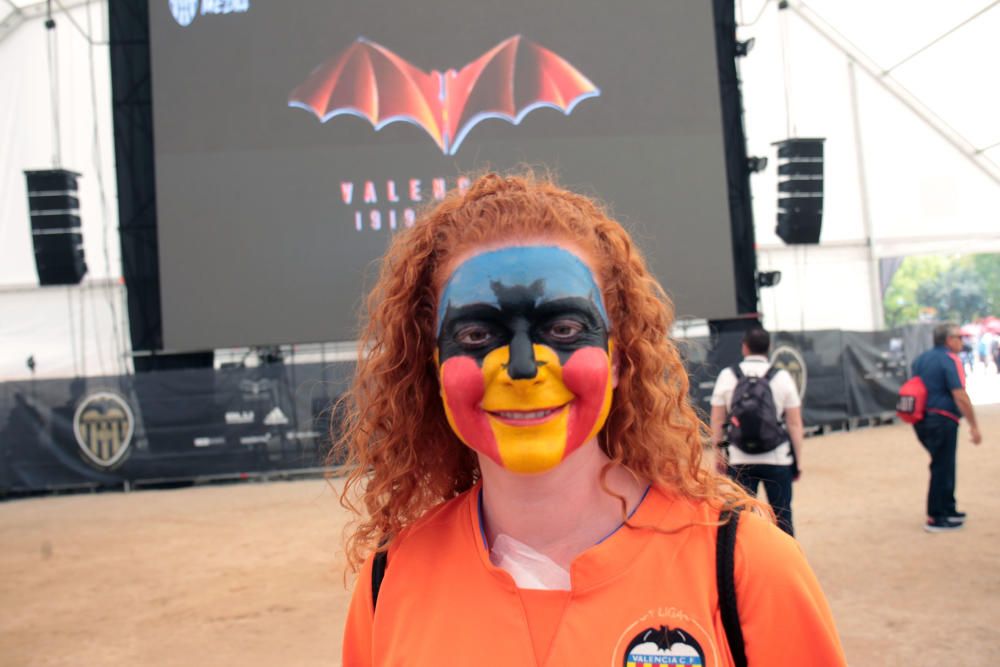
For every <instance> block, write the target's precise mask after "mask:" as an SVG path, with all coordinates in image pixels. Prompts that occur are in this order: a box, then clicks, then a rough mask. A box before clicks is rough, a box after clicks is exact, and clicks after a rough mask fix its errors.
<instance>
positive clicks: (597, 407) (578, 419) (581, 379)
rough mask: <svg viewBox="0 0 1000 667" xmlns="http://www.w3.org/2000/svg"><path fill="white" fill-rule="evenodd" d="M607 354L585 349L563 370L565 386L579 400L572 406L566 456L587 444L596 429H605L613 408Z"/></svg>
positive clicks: (603, 351) (599, 350)
mask: <svg viewBox="0 0 1000 667" xmlns="http://www.w3.org/2000/svg"><path fill="white" fill-rule="evenodd" d="M610 373H611V371H610V363H609V360H608V353H607V351H605V350H603V349H601V348H598V347H585V348H582V349H580V350H577V351H576V352H574V353H573V354H572V355H571V356H570V358H569V359H568V360H567V361H566V364H565V365H564V366H563V369H562V377H563V384H565V385H566V388H567V389H569V390H570V391H571V392H573V394H575V395H576V399H575V400H574V401H573V403H571V404H570V413H569V424H568V425H567V433H566V455H567V456H568V455H569V454H570V452H572V451H573V450H575V449H576V448H578V447H579V446H580V445H582V444H583V443H584V442H586V441H587V439H588V438H589V436H590V434H591V433H592V432H593V431H594V430H595V427H598V428H599V427H600V426H603V425H604V421H605V420H606V419H607V417H608V411H609V410H610V407H611V401H610V396H609V394H610V391H611V387H610V386H609V384H608V381H609V378H610Z"/></svg>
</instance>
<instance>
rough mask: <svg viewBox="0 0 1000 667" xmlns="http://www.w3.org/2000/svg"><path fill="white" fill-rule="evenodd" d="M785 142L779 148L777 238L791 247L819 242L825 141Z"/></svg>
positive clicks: (798, 140)
mask: <svg viewBox="0 0 1000 667" xmlns="http://www.w3.org/2000/svg"><path fill="white" fill-rule="evenodd" d="M824 141H826V140H825V139H815V138H813V139H786V140H784V141H779V142H777V143H776V145H777V147H778V227H777V229H776V230H775V231H776V232H777V234H778V237H779V238H780V239H781V240H782V241H784V242H785V243H788V244H805V243H819V235H820V230H821V228H822V226H823V142H824Z"/></svg>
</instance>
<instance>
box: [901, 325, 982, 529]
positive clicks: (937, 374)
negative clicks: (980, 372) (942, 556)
mask: <svg viewBox="0 0 1000 667" xmlns="http://www.w3.org/2000/svg"><path fill="white" fill-rule="evenodd" d="M961 350H962V334H961V331H959V328H958V326H956V325H955V324H954V323H953V322H945V323H944V324H939V325H938V326H937V327H935V328H934V347H933V348H932V349H930V350H927V351H926V352H924V353H923V354H921V355H920V356H918V357H917V358H916V359H915V360H914V361H913V369H912V370H913V375H916V376H919V377H920V379H921V380H922V381H923V383H924V386H925V387H926V388H927V408H926V412H925V416H924V418H923V419H921V420H920V421H919V422H917V423H916V424H914V425H913V428H914V430H915V431H916V433H917V439H918V440H920V444H921V445H923V447H924V449H926V450H927V452H928V453H929V454H930V455H931V464H930V486H929V488H928V490H927V523H926V524H925V525H924V530H926V531H928V532H932V533H940V532H947V531H952V530H958V529H959V528H961V527H962V526H963V525H964V524H965V512H960V511H958V508H957V506H956V503H955V467H956V466H955V452H956V449H957V446H958V424H959V421H960V419H961V417H965V418H966V419H967V420H968V422H969V435H970V437H971V439H972V444H974V445H978V444H979V443H980V442H982V436H981V435H980V433H979V424H978V423H977V422H976V412H975V410H974V409H973V408H972V401H971V400H969V394H968V393H966V391H965V369H964V368H963V366H962V361H961V360H960V359H959V357H958V353H959V352H960V351H961Z"/></svg>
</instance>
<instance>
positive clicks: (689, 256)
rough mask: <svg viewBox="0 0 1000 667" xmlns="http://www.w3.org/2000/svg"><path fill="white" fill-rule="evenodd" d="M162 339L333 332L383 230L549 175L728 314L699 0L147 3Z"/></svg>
mask: <svg viewBox="0 0 1000 667" xmlns="http://www.w3.org/2000/svg"><path fill="white" fill-rule="evenodd" d="M149 6H150V29H151V47H150V48H151V56H152V77H153V118H154V146H155V155H156V188H157V199H156V201H157V213H158V223H157V224H158V240H159V253H160V285H161V298H162V314H163V337H164V348H165V349H167V350H173V351H186V350H197V349H212V348H222V347H237V346H244V345H268V344H282V343H302V342H320V341H342V340H353V339H354V338H355V337H356V328H357V314H358V312H359V308H360V305H361V303H362V300H363V295H364V291H365V290H366V289H368V288H370V287H371V285H372V283H373V281H374V278H375V276H376V274H377V264H378V258H379V257H380V255H381V254H382V252H383V251H384V250H385V247H386V243H387V241H388V240H389V238H390V237H391V236H392V235H393V234H394V233H396V232H397V231H398V230H400V229H403V228H405V227H406V226H407V225H409V224H412V222H413V219H414V216H415V215H417V214H418V213H419V211H420V210H421V209H422V208H423V207H425V206H427V205H428V204H429V203H432V202H433V201H434V200H435V199H438V198H440V197H441V196H443V194H444V192H445V191H446V190H447V189H450V188H453V187H457V186H458V187H460V186H461V185H463V183H464V182H465V181H464V180H463V179H464V175H465V174H471V173H477V172H482V171H483V170H485V169H495V170H501V171H507V170H511V169H516V168H518V167H520V166H524V165H526V166H530V167H534V168H536V169H541V170H550V171H551V172H552V173H554V174H555V175H556V176H557V178H558V180H559V181H560V182H561V183H562V184H563V185H565V186H568V187H570V188H572V189H576V190H580V191H583V192H586V193H588V194H592V195H596V196H597V197H599V198H600V199H602V200H603V201H604V202H606V203H607V204H608V205H609V207H610V208H611V211H612V213H613V215H614V216H615V217H616V218H617V219H618V220H620V221H621V222H622V223H623V224H624V225H625V226H626V227H627V228H628V229H629V230H630V231H631V233H632V234H633V236H634V238H635V239H636V241H637V243H638V245H639V246H640V247H641V248H642V250H643V252H644V253H645V255H646V257H647V259H648V260H649V263H650V265H651V267H652V269H653V271H654V273H655V274H656V275H657V277H658V278H659V280H660V281H661V282H662V283H663V285H664V287H665V288H666V290H667V291H668V292H669V293H670V294H671V296H672V297H673V299H674V301H675V303H676V307H677V313H678V315H680V316H690V317H706V318H722V317H732V316H734V315H736V296H735V288H734V278H733V268H732V241H731V235H730V224H729V207H728V200H727V188H726V180H725V157H724V152H723V137H722V123H721V120H720V102H719V84H718V74H717V66H716V55H715V38H714V27H713V16H712V6H711V3H709V2H707V1H701V2H699V1H692V0H628V2H622V3H612V2H607V1H606V0H558V1H556V0H550V1H547V2H538V1H537V0H504V1H503V2H479V1H476V0H463V1H458V0H433V1H432V0H419V1H418V0H409V1H407V0H392V1H390V0H384V1H380V2H374V1H364V0H356V1H354V2H347V1H345V0H295V1H287V2H276V1H275V0H201V1H200V2H199V1H198V0H150V5H149Z"/></svg>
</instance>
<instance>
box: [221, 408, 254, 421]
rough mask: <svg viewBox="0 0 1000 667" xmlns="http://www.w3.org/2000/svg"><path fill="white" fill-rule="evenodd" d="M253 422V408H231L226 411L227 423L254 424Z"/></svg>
mask: <svg viewBox="0 0 1000 667" xmlns="http://www.w3.org/2000/svg"><path fill="white" fill-rule="evenodd" d="M253 422H254V413H253V410H230V411H229V412H227V413H226V423H227V424H252V423H253Z"/></svg>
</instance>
